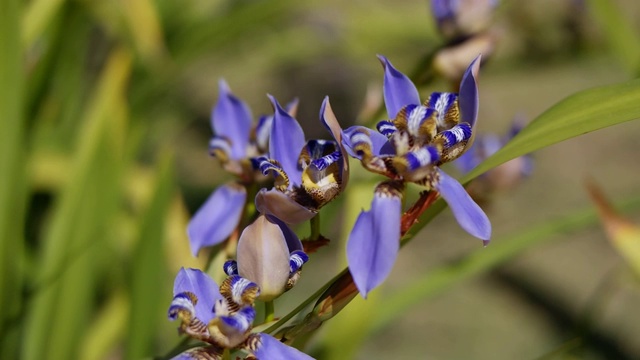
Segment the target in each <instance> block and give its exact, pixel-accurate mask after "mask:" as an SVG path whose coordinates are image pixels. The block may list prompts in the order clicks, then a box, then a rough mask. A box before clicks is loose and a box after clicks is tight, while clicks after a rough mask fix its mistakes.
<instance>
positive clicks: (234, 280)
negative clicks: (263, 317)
mask: <svg viewBox="0 0 640 360" xmlns="http://www.w3.org/2000/svg"><path fill="white" fill-rule="evenodd" d="M259 294H260V288H259V287H258V285H256V284H255V283H253V282H251V281H249V280H247V279H245V278H242V277H240V276H238V275H234V276H229V277H227V278H226V279H225V280H224V281H223V282H222V284H221V285H220V286H219V287H218V285H217V284H216V283H215V282H214V281H213V280H212V279H211V278H210V277H209V276H208V275H207V274H205V273H203V272H202V271H200V270H197V269H184V268H183V269H181V270H180V272H178V275H177V276H176V279H175V282H174V287H173V301H172V302H171V305H170V306H169V314H168V315H169V319H170V320H176V319H178V320H180V327H179V328H178V329H179V331H180V333H182V334H187V335H188V336H190V337H192V338H195V339H197V340H199V341H202V342H205V343H208V344H209V345H207V346H201V347H197V348H193V349H190V350H187V351H185V352H183V353H181V354H180V355H178V356H176V357H175V358H174V359H185V360H186V359H192V360H193V359H221V358H222V354H223V352H224V350H225V349H242V350H245V351H248V352H249V353H251V354H253V355H254V356H256V357H258V358H259V359H293V360H296V359H305V360H306V359H312V358H311V357H310V356H309V355H307V354H305V353H303V352H301V351H299V350H297V349H294V348H292V347H289V346H287V345H285V344H284V343H282V342H280V341H279V340H277V339H276V338H274V337H272V336H270V335H267V334H263V333H252V332H251V329H252V326H253V320H254V318H255V316H256V312H255V310H254V308H253V305H254V301H255V299H256V297H257V296H259Z"/></svg>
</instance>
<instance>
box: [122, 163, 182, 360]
mask: <svg viewBox="0 0 640 360" xmlns="http://www.w3.org/2000/svg"><path fill="white" fill-rule="evenodd" d="M173 193H174V187H173V171H172V158H171V157H169V156H167V157H165V158H164V159H163V161H162V163H161V164H160V169H159V171H158V176H157V183H156V190H155V195H154V197H153V199H152V200H151V203H150V204H149V206H148V208H147V211H146V214H145V215H144V217H143V218H142V223H141V225H140V234H139V238H138V243H137V247H136V249H135V251H134V254H133V267H132V272H131V273H132V280H131V311H130V316H129V326H128V328H129V333H128V336H127V351H126V356H125V358H126V359H140V358H143V357H145V356H150V355H152V354H153V352H152V350H151V349H152V348H153V344H154V334H155V331H156V329H157V328H158V325H159V324H158V320H160V319H161V320H163V321H164V319H162V318H161V317H158V315H157V314H159V313H162V309H163V306H165V305H166V304H164V302H162V301H159V299H162V298H163V296H162V295H163V294H164V295H167V299H169V297H170V293H169V292H167V291H166V289H165V288H164V285H166V284H164V283H163V281H162V280H163V279H166V278H167V276H165V275H166V273H167V270H166V267H165V263H164V261H163V259H164V238H165V227H164V224H165V218H166V215H167V213H168V211H169V205H170V204H171V195H173ZM165 307H166V306H165Z"/></svg>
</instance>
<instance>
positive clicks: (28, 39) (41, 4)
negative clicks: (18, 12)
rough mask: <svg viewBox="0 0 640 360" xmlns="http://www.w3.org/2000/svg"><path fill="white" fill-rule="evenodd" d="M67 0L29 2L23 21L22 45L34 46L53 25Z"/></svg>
mask: <svg viewBox="0 0 640 360" xmlns="http://www.w3.org/2000/svg"><path fill="white" fill-rule="evenodd" d="M64 3H65V0H34V1H31V2H29V6H27V9H26V12H25V14H24V19H23V21H22V43H23V44H24V46H25V48H28V47H30V46H31V45H33V43H34V42H35V40H36V39H37V38H38V36H40V35H42V33H43V32H44V30H45V29H46V28H47V26H49V24H51V21H53V18H54V17H55V16H56V15H57V14H58V11H60V8H61V7H62V6H63V5H64Z"/></svg>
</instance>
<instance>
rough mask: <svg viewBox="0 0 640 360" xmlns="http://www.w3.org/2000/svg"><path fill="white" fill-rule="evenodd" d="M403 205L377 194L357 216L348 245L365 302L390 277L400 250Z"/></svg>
mask: <svg viewBox="0 0 640 360" xmlns="http://www.w3.org/2000/svg"><path fill="white" fill-rule="evenodd" d="M401 212H402V201H401V199H400V198H398V197H394V196H388V195H385V194H378V193H376V195H375V196H374V198H373V202H372V203H371V210H370V211H363V212H361V213H360V215H359V216H358V219H357V220H356V223H355V225H354V226H353V230H351V234H350V235H349V242H348V243H347V260H348V263H349V271H351V275H352V276H353V281H354V282H355V284H356V287H357V288H358V290H359V291H360V293H361V294H362V296H363V297H364V298H366V297H367V294H368V293H369V292H370V291H371V290H373V289H374V288H375V287H377V286H378V285H380V284H381V283H382V282H383V281H384V280H385V279H386V278H387V276H389V273H390V272H391V269H392V268H393V265H394V264H395V262H396V258H397V256H398V250H399V249H400V216H401Z"/></svg>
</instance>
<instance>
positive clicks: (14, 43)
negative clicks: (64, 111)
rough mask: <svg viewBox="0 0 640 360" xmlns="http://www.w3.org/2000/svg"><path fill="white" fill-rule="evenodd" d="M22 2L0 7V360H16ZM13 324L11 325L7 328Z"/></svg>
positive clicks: (22, 183)
mask: <svg viewBox="0 0 640 360" xmlns="http://www.w3.org/2000/svg"><path fill="white" fill-rule="evenodd" d="M22 5H23V4H22V2H21V1H18V0H9V1H2V2H0V54H2V55H0V174H2V175H1V176H0V309H2V310H0V326H1V328H0V358H3V359H5V358H6V359H10V358H17V357H18V352H17V344H18V341H19V338H18V336H19V332H20V331H19V323H20V322H19V321H17V319H16V317H17V316H18V314H19V312H20V307H21V300H20V294H21V291H22V270H23V266H22V263H21V262H22V259H23V244H24V241H23V238H24V236H23V232H22V229H23V226H24V211H25V202H26V201H25V198H26V197H25V191H26V188H25V183H26V181H25V165H24V114H23V90H24V87H23V81H24V72H23V70H24V69H23V64H22V55H23V52H22V47H21V46H20V34H21V32H20V24H19V19H20V17H21V6H22ZM9 324H12V325H9Z"/></svg>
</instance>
